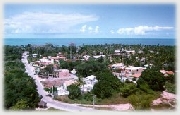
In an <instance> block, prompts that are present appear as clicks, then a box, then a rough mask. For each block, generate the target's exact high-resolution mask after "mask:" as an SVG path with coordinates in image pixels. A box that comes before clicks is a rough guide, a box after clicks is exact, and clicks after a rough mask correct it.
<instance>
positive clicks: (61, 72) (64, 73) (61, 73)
mask: <svg viewBox="0 0 180 115" xmlns="http://www.w3.org/2000/svg"><path fill="white" fill-rule="evenodd" d="M53 76H54V77H56V78H67V77H69V76H70V73H69V70H68V69H58V70H55V71H54V75H53Z"/></svg>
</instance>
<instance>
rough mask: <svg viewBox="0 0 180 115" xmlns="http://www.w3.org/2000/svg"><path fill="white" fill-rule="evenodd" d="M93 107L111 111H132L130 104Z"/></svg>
mask: <svg viewBox="0 0 180 115" xmlns="http://www.w3.org/2000/svg"><path fill="white" fill-rule="evenodd" d="M83 106H88V107H93V105H83ZM94 107H102V108H103V107H105V108H106V107H107V108H111V109H112V110H118V111H123V110H134V108H133V106H132V105H131V104H130V103H127V104H117V105H94Z"/></svg>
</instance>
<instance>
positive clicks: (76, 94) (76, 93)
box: [67, 84, 81, 100]
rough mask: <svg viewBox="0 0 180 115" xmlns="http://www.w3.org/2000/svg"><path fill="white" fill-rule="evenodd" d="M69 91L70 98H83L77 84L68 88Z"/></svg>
mask: <svg viewBox="0 0 180 115" xmlns="http://www.w3.org/2000/svg"><path fill="white" fill-rule="evenodd" d="M67 90H68V91H69V95H68V97H69V98H70V99H73V100H74V99H79V98H80V97H81V90H80V88H79V87H78V86H77V85H76V84H72V85H70V86H68V87H67Z"/></svg>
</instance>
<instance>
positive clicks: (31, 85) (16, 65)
mask: <svg viewBox="0 0 180 115" xmlns="http://www.w3.org/2000/svg"><path fill="white" fill-rule="evenodd" d="M4 49H5V50H4V58H5V60H4V108H5V110H33V109H35V107H36V106H37V104H38V102H39V100H40V98H39V95H38V93H37V90H36V84H35V82H34V80H33V79H32V78H31V77H30V76H28V75H27V74H26V73H25V67H24V65H23V63H22V62H21V60H20V59H21V55H22V51H23V49H22V48H21V47H19V46H5V48H4Z"/></svg>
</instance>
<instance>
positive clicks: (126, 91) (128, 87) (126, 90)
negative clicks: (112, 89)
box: [120, 83, 137, 98]
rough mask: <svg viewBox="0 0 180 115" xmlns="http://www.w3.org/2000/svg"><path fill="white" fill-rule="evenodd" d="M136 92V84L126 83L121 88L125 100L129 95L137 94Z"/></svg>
mask: <svg viewBox="0 0 180 115" xmlns="http://www.w3.org/2000/svg"><path fill="white" fill-rule="evenodd" d="M136 91H137V88H136V85H135V84H134V83H124V86H123V87H121V88H120V92H121V95H122V96H123V97H125V98H126V97H128V96H129V95H132V94H135V92H136Z"/></svg>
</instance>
